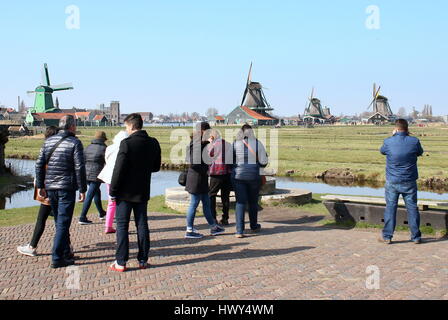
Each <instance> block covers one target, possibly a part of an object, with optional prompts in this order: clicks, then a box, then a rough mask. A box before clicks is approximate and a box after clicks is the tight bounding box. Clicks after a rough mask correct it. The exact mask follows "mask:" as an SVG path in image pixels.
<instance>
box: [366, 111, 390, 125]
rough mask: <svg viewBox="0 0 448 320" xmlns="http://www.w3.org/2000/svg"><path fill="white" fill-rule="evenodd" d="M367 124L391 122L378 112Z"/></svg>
mask: <svg viewBox="0 0 448 320" xmlns="http://www.w3.org/2000/svg"><path fill="white" fill-rule="evenodd" d="M367 122H368V123H373V124H384V123H387V122H389V118H388V117H386V116H385V115H383V114H381V113H379V112H376V113H375V114H374V115H373V116H371V117H370V118H369V119H368V120H367Z"/></svg>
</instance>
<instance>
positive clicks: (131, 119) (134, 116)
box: [124, 113, 143, 130]
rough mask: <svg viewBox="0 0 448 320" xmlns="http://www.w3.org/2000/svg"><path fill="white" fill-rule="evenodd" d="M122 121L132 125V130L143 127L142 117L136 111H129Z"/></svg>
mask: <svg viewBox="0 0 448 320" xmlns="http://www.w3.org/2000/svg"><path fill="white" fill-rule="evenodd" d="M124 123H128V124H130V125H132V129H133V130H142V129H143V119H142V116H141V115H140V114H138V113H131V114H130V115H128V116H127V117H126V119H124Z"/></svg>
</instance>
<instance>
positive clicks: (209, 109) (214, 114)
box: [205, 108, 218, 119]
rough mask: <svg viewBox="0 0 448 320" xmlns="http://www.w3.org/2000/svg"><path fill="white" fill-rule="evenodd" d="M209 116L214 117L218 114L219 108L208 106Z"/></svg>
mask: <svg viewBox="0 0 448 320" xmlns="http://www.w3.org/2000/svg"><path fill="white" fill-rule="evenodd" d="M205 114H206V116H207V118H209V119H210V118H214V117H216V116H217V115H218V109H216V108H208V109H207V112H206V113H205Z"/></svg>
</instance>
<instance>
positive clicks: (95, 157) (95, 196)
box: [79, 131, 107, 225]
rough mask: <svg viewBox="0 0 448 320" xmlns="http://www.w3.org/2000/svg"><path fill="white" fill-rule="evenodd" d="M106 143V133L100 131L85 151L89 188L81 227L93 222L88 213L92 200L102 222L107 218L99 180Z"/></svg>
mask: <svg viewBox="0 0 448 320" xmlns="http://www.w3.org/2000/svg"><path fill="white" fill-rule="evenodd" d="M106 141H107V136H106V133H105V132H104V131H98V132H97V133H96V134H95V139H94V140H92V144H91V145H89V146H88V147H87V148H86V150H85V151H84V159H85V161H86V174H87V183H88V186H89V188H88V191H87V196H86V201H85V202H84V205H83V207H82V211H81V215H80V217H79V224H80V225H89V224H92V221H90V220H89V219H87V213H88V212H89V209H90V206H91V204H92V200H94V201H95V206H96V208H97V210H98V214H99V217H100V220H103V219H104V218H105V217H106V211H104V209H103V206H102V203H101V189H100V188H101V181H100V180H98V175H99V174H100V172H101V170H103V168H104V165H105V164H106V159H105V155H106V148H107V146H106Z"/></svg>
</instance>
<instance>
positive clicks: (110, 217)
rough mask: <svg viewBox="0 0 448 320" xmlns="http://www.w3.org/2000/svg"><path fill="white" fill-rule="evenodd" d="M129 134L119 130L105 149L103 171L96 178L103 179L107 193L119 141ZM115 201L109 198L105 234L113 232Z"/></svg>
mask: <svg viewBox="0 0 448 320" xmlns="http://www.w3.org/2000/svg"><path fill="white" fill-rule="evenodd" d="M128 136H129V134H128V133H127V132H126V131H120V132H119V133H118V134H117V135H116V136H115V138H114V143H113V144H112V145H111V146H109V147H107V149H106V165H105V166H104V169H103V171H101V173H100V174H99V176H98V179H100V180H102V181H104V182H105V183H106V186H107V193H108V194H109V187H110V183H111V181H112V175H113V173H114V167H115V161H116V160H117V155H118V150H119V149H120V144H121V142H122V141H123V140H124V139H126V138H127V137H128ZM115 210H116V203H115V201H112V200H111V199H110V198H109V203H108V205H107V213H106V230H105V233H106V234H110V233H115V229H114V228H113V223H114V218H115Z"/></svg>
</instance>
